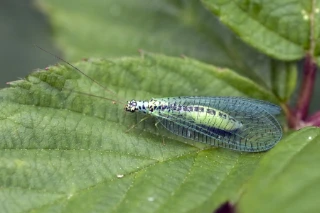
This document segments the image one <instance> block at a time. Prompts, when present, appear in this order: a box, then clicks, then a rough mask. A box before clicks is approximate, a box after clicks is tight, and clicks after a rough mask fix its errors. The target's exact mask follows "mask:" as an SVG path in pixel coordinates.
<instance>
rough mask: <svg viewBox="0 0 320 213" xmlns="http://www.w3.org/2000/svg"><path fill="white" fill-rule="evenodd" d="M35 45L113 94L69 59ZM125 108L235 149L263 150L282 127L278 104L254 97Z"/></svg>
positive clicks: (164, 101)
mask: <svg viewBox="0 0 320 213" xmlns="http://www.w3.org/2000/svg"><path fill="white" fill-rule="evenodd" d="M36 47H38V46H36ZM38 48H39V49H41V50H43V51H45V52H47V53H49V54H51V55H53V56H55V57H56V58H57V59H59V60H61V61H63V62H64V63H66V64H68V65H69V66H70V67H72V68H73V69H74V70H76V71H77V72H79V73H80V74H82V75H84V76H85V77H87V78H88V79H90V80H91V81H93V82H94V83H96V84H98V85H99V86H100V87H101V88H103V89H105V90H106V91H108V92H110V93H112V94H114V95H116V94H115V93H114V92H113V91H111V90H109V89H107V88H105V87H104V86H102V85H101V84H100V83H99V82H97V81H96V80H95V79H92V78H91V77H90V76H88V75H87V74H85V73H84V72H83V71H81V70H80V69H78V68H77V67H75V66H73V65H72V64H70V63H69V62H67V61H65V60H64V59H62V58H60V57H58V56H56V55H54V54H52V53H50V52H48V51H46V50H44V49H42V48H41V47H38ZM88 95H91V94H88ZM92 96H94V95H92ZM97 97H98V96H97ZM106 99H107V98H106ZM108 100H111V99H108ZM112 101H115V100H112ZM125 110H126V111H128V112H142V113H146V114H149V115H151V116H154V117H156V119H157V120H158V122H159V123H161V124H162V125H163V127H164V128H166V129H167V130H169V131H170V132H172V133H174V134H176V135H179V136H182V137H184V138H187V139H191V140H194V141H198V142H202V143H206V144H210V145H213V146H217V147H223V148H228V149H232V150H237V151H244V152H261V151H266V150H269V149H271V148H272V147H273V146H274V145H275V144H276V143H277V142H278V141H279V140H280V139H281V137H282V129H281V126H280V124H279V123H278V121H277V120H276V118H275V117H274V115H277V114H279V113H280V111H281V109H280V107H279V106H277V105H275V104H272V103H269V102H266V101H261V100H257V99H249V98H242V97H192V96H190V97H166V98H152V99H151V100H144V101H143V100H142V101H136V100H131V101H128V102H127V103H126V105H125Z"/></svg>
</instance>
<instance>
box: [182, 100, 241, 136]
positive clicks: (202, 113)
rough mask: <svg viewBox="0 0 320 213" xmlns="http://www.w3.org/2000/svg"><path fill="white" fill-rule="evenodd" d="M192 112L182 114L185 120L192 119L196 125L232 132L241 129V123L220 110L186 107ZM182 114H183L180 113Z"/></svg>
mask: <svg viewBox="0 0 320 213" xmlns="http://www.w3.org/2000/svg"><path fill="white" fill-rule="evenodd" d="M188 108H190V109H191V108H193V111H190V112H188V111H187V112H184V113H185V117H186V118H187V119H192V120H194V122H195V123H196V124H200V125H204V126H208V127H212V128H216V129H221V130H226V131H233V130H237V129H239V128H241V126H242V123H241V122H239V121H237V120H236V119H234V118H233V117H231V116H230V115H228V114H227V113H225V112H222V111H220V110H217V109H214V108H211V107H205V106H188ZM182 114H183V113H182Z"/></svg>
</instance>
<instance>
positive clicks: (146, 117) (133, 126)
mask: <svg viewBox="0 0 320 213" xmlns="http://www.w3.org/2000/svg"><path fill="white" fill-rule="evenodd" d="M148 118H149V115H147V116H145V117H144V118H142V119H141V120H140V121H139V122H138V123H136V124H133V125H132V126H131V127H130V128H129V129H127V130H126V133H127V132H129V131H130V130H131V129H133V128H135V127H136V126H137V125H138V124H139V123H141V122H142V121H144V120H147V119H148Z"/></svg>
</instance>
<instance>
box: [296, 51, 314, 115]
mask: <svg viewBox="0 0 320 213" xmlns="http://www.w3.org/2000/svg"><path fill="white" fill-rule="evenodd" d="M316 71H317V67H316V64H315V63H314V62H313V60H312V57H311V56H310V55H309V54H308V55H307V57H306V59H305V62H304V67H303V81H302V85H301V89H300V94H299V98H298V103H297V108H296V110H295V117H296V119H297V121H300V120H305V119H306V117H307V116H308V111H309V105H310V101H311V97H312V92H313V87H314V82H315V78H316V73H317V72H316Z"/></svg>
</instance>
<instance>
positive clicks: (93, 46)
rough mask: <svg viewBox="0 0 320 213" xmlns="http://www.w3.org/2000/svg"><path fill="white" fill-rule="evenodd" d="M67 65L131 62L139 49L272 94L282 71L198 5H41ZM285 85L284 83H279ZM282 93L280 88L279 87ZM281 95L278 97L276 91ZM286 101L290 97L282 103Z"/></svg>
mask: <svg viewBox="0 0 320 213" xmlns="http://www.w3.org/2000/svg"><path fill="white" fill-rule="evenodd" d="M37 2H38V3H39V5H41V6H42V7H41V8H44V11H45V12H46V14H47V16H48V18H49V20H50V22H51V24H52V26H53V30H54V34H55V36H54V38H55V40H56V41H57V43H58V45H59V47H60V48H61V49H62V50H63V52H64V54H65V56H66V58H67V59H68V60H71V59H72V60H74V59H79V58H84V57H106V56H107V57H109V56H116V57H118V56H121V57H122V56H124V55H126V56H128V55H134V54H136V52H137V50H138V49H143V50H147V51H152V52H157V53H164V54H166V55H174V56H180V55H186V56H188V57H192V58H195V59H199V60H202V61H205V62H208V63H210V64H214V65H215V66H220V67H228V68H230V69H233V70H234V71H236V72H238V73H240V74H242V75H245V76H247V77H250V78H251V79H253V80H255V81H256V82H258V83H259V84H261V85H263V86H264V87H266V88H269V90H270V89H271V88H273V82H272V78H273V77H274V74H272V72H273V70H274V68H275V67H278V69H276V70H277V72H276V73H278V72H281V73H284V72H285V69H284V70H279V67H280V66H277V65H276V64H277V63H280V65H281V64H283V63H284V62H277V61H275V60H272V61H271V60H270V59H269V58H268V57H266V56H265V55H263V54H261V53H259V52H257V51H256V50H254V49H253V48H251V47H250V46H248V45H246V44H244V43H243V42H242V41H241V40H240V39H239V38H238V37H237V36H236V35H234V34H233V33H232V32H231V31H230V30H229V29H227V28H226V27H225V26H223V25H222V24H221V23H220V21H219V20H218V19H217V18H216V17H215V16H214V15H212V14H211V13H210V12H209V11H207V10H205V9H204V7H203V5H202V4H201V3H200V2H199V0H167V1H158V0H149V1H147V2H146V1H145V0H135V1H131V0H117V1H114V0H104V1H101V0H92V1H87V0H68V1H63V0H46V1H44V0H37ZM281 84H282V85H283V82H282V83H281ZM276 88H278V86H276ZM276 93H277V91H276ZM284 99H288V96H286V97H284Z"/></svg>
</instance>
